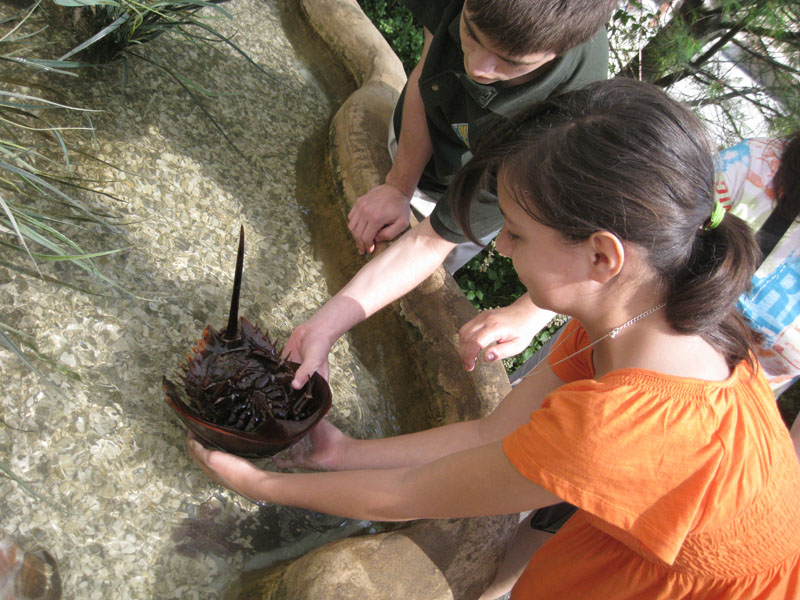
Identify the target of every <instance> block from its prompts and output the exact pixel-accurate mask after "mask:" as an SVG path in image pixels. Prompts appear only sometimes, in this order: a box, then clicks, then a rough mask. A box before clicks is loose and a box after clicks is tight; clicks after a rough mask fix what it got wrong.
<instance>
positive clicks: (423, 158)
mask: <svg viewBox="0 0 800 600" xmlns="http://www.w3.org/2000/svg"><path fill="white" fill-rule="evenodd" d="M432 39H433V35H432V34H431V32H430V31H428V29H425V45H424V47H423V49H422V56H421V58H420V60H419V62H418V63H417V66H415V67H414V69H413V70H412V71H411V74H410V75H409V77H408V83H407V84H406V92H405V100H404V102H403V120H402V125H401V127H400V133H399V135H398V138H397V155H396V156H395V158H394V164H393V165H392V168H391V169H390V170H389V173H388V174H387V175H386V180H385V181H386V183H384V184H383V185H379V186H378V187H376V188H374V189H372V190H370V191H369V192H367V193H366V194H364V195H363V196H361V197H360V198H358V200H356V202H355V204H354V205H353V208H352V209H351V210H350V213H349V214H348V215H347V218H348V229H350V232H351V233H352V234H353V238H354V239H355V242H356V246H357V247H358V251H359V253H360V254H364V253H365V252H367V253H371V252H373V251H374V250H375V243H376V242H383V241H389V240H393V239H394V238H395V237H397V236H398V235H400V234H401V233H402V232H403V231H404V230H405V229H406V228H407V227H408V224H409V220H410V215H411V206H410V202H411V196H412V195H413V194H414V190H415V189H416V187H417V184H418V183H419V179H420V177H421V176H422V171H423V170H424V169H425V165H427V164H428V161H429V160H430V158H431V156H432V154H433V146H432V144H431V137H430V132H429V131H428V122H427V119H426V117H425V107H424V105H423V104H422V96H421V95H420V91H419V77H420V74H421V73H422V67H423V65H424V63H425V58H426V57H427V55H428V48H429V47H430V43H431V40H432Z"/></svg>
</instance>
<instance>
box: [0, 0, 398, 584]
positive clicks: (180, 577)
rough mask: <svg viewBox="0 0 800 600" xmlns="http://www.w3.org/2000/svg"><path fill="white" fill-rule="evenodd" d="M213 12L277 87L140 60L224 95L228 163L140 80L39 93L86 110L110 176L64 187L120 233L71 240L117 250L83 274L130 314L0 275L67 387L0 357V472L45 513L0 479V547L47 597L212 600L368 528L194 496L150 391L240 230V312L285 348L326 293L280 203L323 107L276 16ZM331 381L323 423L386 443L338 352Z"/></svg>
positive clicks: (294, 208)
mask: <svg viewBox="0 0 800 600" xmlns="http://www.w3.org/2000/svg"><path fill="white" fill-rule="evenodd" d="M0 8H1V7H0ZM224 8H225V9H226V10H227V11H229V12H231V13H232V14H233V16H234V20H233V22H232V23H229V22H227V21H226V20H225V19H220V20H219V21H218V22H217V23H216V24H215V26H217V27H218V28H219V29H221V30H223V31H226V32H228V33H231V34H233V33H235V36H234V37H233V40H234V42H235V43H236V44H237V45H238V46H239V47H241V48H242V50H244V51H245V52H246V53H247V54H248V55H249V56H250V57H252V58H253V60H254V61H255V62H256V63H258V64H259V65H261V66H262V67H264V68H265V69H267V70H268V71H270V72H271V73H273V74H274V75H275V78H276V81H273V80H271V79H269V78H267V77H266V76H264V75H262V74H260V73H259V72H258V71H257V70H255V69H254V68H253V67H252V66H251V65H248V63H247V62H246V61H245V60H243V59H242V58H241V57H240V56H238V55H237V54H236V53H235V52H234V51H233V50H232V49H230V48H224V49H222V50H221V51H217V52H212V51H209V50H208V49H204V48H199V47H194V46H191V45H188V44H186V43H181V42H178V41H174V40H170V39H167V38H163V39H157V40H155V41H154V42H152V43H151V45H148V46H147V47H144V48H142V49H140V50H139V52H141V53H142V54H148V53H150V52H153V53H154V54H157V55H158V56H162V57H168V58H169V60H170V64H171V65H173V67H174V68H175V69H176V70H178V71H180V72H182V73H184V74H185V75H187V76H189V77H191V78H193V79H195V80H197V81H199V82H201V83H202V85H204V86H206V87H208V88H209V89H212V90H214V91H215V92H218V93H223V94H230V95H222V96H219V97H217V98H215V99H214V100H213V101H212V102H208V101H206V103H205V105H206V106H207V107H208V109H209V111H211V112H212V114H214V115H215V117H216V118H218V119H219V120H220V123H221V124H222V125H223V127H224V128H225V130H226V131H227V132H228V134H229V135H230V136H231V138H232V140H234V142H235V144H236V145H237V147H238V148H239V149H240V150H241V151H242V153H243V154H244V156H245V157H246V158H244V157H242V156H239V155H238V154H237V153H236V152H235V151H234V150H233V149H232V148H231V146H230V145H229V144H228V143H227V142H226V141H225V140H224V138H223V137H222V136H221V134H220V133H219V131H218V130H217V129H215V128H214V126H213V125H212V124H211V123H210V121H209V120H208V118H207V117H206V116H205V115H204V114H203V112H201V111H200V110H199V109H198V108H196V107H194V106H193V104H192V102H191V101H190V99H189V98H188V96H187V94H186V92H185V91H184V90H183V89H182V88H181V86H180V85H179V84H178V83H176V82H175V80H173V79H171V78H169V77H168V76H167V75H166V74H165V73H164V72H163V71H160V70H159V69H157V68H155V67H153V66H152V65H149V64H147V63H146V62H143V61H136V60H131V61H130V73H129V75H128V83H127V85H126V86H124V87H123V86H122V85H121V83H120V78H121V74H122V69H121V66H118V67H116V68H115V69H112V70H111V71H110V72H105V73H102V74H100V75H98V76H96V77H95V78H85V79H81V80H80V81H77V82H72V81H63V82H62V81H61V80H57V81H56V80H54V81H53V83H57V84H58V85H61V84H63V85H64V86H65V87H64V89H65V91H66V93H67V94H68V96H69V98H70V100H71V102H73V103H75V104H76V105H79V106H83V107H89V108H94V109H100V110H102V111H103V112H99V113H96V114H94V116H93V117H92V121H93V123H94V125H95V127H96V136H97V141H96V144H92V143H91V142H90V141H89V140H86V141H85V149H86V150H87V152H91V153H92V154H94V155H95V156H96V157H97V158H100V159H102V160H105V161H108V162H109V163H111V164H113V165H115V166H116V167H118V168H110V167H107V166H103V165H99V164H98V163H96V162H94V161H92V160H89V159H86V158H80V157H79V156H78V155H74V156H73V160H74V161H75V165H76V172H77V174H79V175H81V176H84V177H87V178H90V179H93V180H95V181H96V183H94V184H93V187H95V188H96V189H101V190H103V191H105V192H108V193H109V194H111V195H113V196H114V197H116V198H119V199H120V201H117V200H114V199H113V198H111V197H103V196H100V197H97V198H94V199H93V200H92V202H93V203H95V205H97V204H98V203H100V204H101V205H104V206H106V207H107V209H108V212H109V213H110V214H112V215H116V216H119V217H122V219H121V221H122V223H119V224H118V225H117V226H116V231H117V233H116V234H109V233H107V232H105V230H102V229H100V228H92V227H88V228H87V229H86V230H85V231H84V232H83V233H77V234H76V235H77V236H78V237H77V239H78V240H79V241H81V243H83V244H85V246H86V248H87V249H91V250H101V249H106V248H111V247H115V248H120V247H128V248H129V249H128V250H126V251H125V252H121V253H119V254H116V255H113V256H111V257H107V258H102V259H98V264H99V265H100V266H101V268H102V270H103V272H104V273H105V274H106V275H108V276H109V277H110V278H112V279H113V280H115V281H116V282H118V283H119V285H121V286H123V287H124V288H126V289H127V290H130V291H131V292H132V293H133V294H134V296H130V295H126V294H124V293H120V292H119V291H118V290H115V289H114V288H107V289H105V290H103V292H104V295H100V296H98V295H92V294H89V293H85V292H81V291H76V290H73V289H68V288H63V287H56V286H53V285H51V284H49V283H46V282H43V281H41V280H38V279H35V278H30V277H22V276H20V275H18V274H17V273H14V272H12V271H9V270H7V269H3V268H0V303H2V306H3V310H2V318H0V320H2V321H4V322H7V323H9V324H10V325H12V326H14V327H17V328H19V329H21V330H24V331H26V332H28V333H30V334H32V335H33V336H34V337H35V342H36V345H37V347H38V349H39V350H40V351H41V352H42V353H44V354H45V355H47V356H50V357H52V358H54V359H57V360H58V361H59V363H61V364H62V365H64V366H66V367H69V368H70V369H72V370H73V371H74V372H75V373H77V374H78V375H80V377H81V380H82V381H81V382H74V381H71V380H70V379H69V378H68V377H66V376H63V375H61V374H59V373H58V372H57V370H56V369H54V368H47V367H46V366H45V367H44V370H45V371H46V372H47V373H48V375H49V376H50V377H51V378H52V379H53V380H54V381H55V382H56V384H57V386H58V387H59V390H60V393H57V392H55V391H54V390H51V389H49V388H48V387H47V386H46V385H45V384H44V383H43V382H42V381H41V380H40V379H39V378H38V377H37V376H36V375H34V374H32V373H30V372H29V371H28V370H27V369H25V368H24V367H23V366H21V364H20V363H19V361H18V360H17V359H16V358H15V357H14V356H13V355H12V354H10V353H8V352H5V351H0V372H2V374H3V382H4V392H5V393H4V394H3V396H2V398H1V399H0V418H2V420H3V422H4V424H0V460H2V461H3V462H4V463H5V464H6V465H7V466H8V467H9V468H10V469H11V470H12V471H13V472H14V473H15V474H17V475H18V476H19V477H21V478H22V479H23V480H24V481H26V482H27V483H28V484H29V485H30V486H31V488H32V489H34V490H35V491H36V492H37V493H38V494H40V495H41V496H42V498H44V499H45V500H46V501H47V502H45V501H43V500H39V499H37V498H35V497H33V496H32V495H31V494H29V493H28V492H26V491H25V490H24V489H22V487H21V486H19V485H18V484H17V483H15V482H13V481H11V480H9V479H0V497H2V506H3V511H2V521H1V522H0V530H1V531H2V532H4V533H5V534H8V535H11V536H14V537H17V538H18V539H20V540H21V541H22V542H24V544H26V545H27V546H28V547H32V546H41V547H43V548H45V549H46V550H48V551H49V552H50V553H51V554H52V555H53V556H54V557H55V558H56V560H57V562H58V565H59V571H60V574H61V577H62V580H63V586H64V598H79V599H98V600H99V599H103V600H106V599H111V598H113V599H114V600H124V599H128V598H130V599H147V598H180V599H192V598H199V599H206V598H217V597H219V594H220V590H221V589H222V588H223V587H224V586H225V585H226V584H228V583H229V581H230V580H231V578H232V577H233V576H234V575H235V573H237V572H238V571H240V570H241V569H243V568H246V567H250V566H256V565H264V564H269V563H271V562H274V561H276V560H280V559H282V558H286V557H292V556H295V555H297V554H300V553H302V552H304V551H306V550H308V549H309V548H311V547H314V546H316V545H320V544H322V543H323V542H325V541H326V540H328V539H333V538H336V537H339V536H342V535H345V534H348V533H352V532H355V531H361V530H362V529H364V528H368V527H370V525H369V524H368V523H360V522H350V521H344V520H341V519H337V518H333V517H327V516H323V515H318V514H314V513H309V512H306V511H299V510H291V509H285V508H276V507H270V506H257V505H253V504H252V503H250V502H248V501H246V500H243V499H241V498H238V497H236V496H234V495H233V494H230V493H228V492H227V491H225V490H222V489H221V488H219V487H218V486H216V485H214V484H212V483H210V482H209V481H208V480H207V479H206V478H205V476H204V475H203V474H202V473H201V472H200V470H199V469H197V468H196V467H195V466H194V464H193V463H192V462H191V461H190V460H189V458H188V457H187V454H186V451H185V448H184V438H185V433H184V431H183V429H182V428H181V426H180V425H179V423H178V421H177V419H176V418H175V417H174V415H173V414H172V413H171V409H170V408H169V407H168V406H167V405H166V403H165V401H164V396H163V392H162V390H161V377H162V375H163V374H168V375H171V374H174V372H175V369H176V367H177V365H178V363H179V362H180V361H181V360H182V358H183V357H184V356H185V353H186V351H187V349H188V348H189V346H190V345H192V344H193V343H194V341H195V340H196V339H197V338H198V337H199V336H200V333H201V331H202V329H203V327H204V326H205V325H206V324H208V323H211V324H212V325H214V326H215V327H217V328H221V327H223V325H224V323H225V321H226V318H227V310H228V302H229V294H230V288H231V285H232V277H233V273H232V272H233V265H234V260H235V252H236V242H237V236H238V230H239V225H240V224H244V227H245V231H246V238H247V253H246V257H245V267H244V285H243V290H242V308H241V310H240V314H242V315H243V316H246V317H247V318H248V319H250V320H251V321H253V322H255V323H258V324H259V325H260V326H261V327H262V329H263V328H264V327H268V328H269V330H270V333H271V335H272V337H273V338H276V337H277V338H278V340H279V341H285V340H286V339H287V337H288V335H289V334H290V332H291V330H292V328H293V327H294V326H295V325H297V324H298V323H300V322H302V321H303V320H304V319H305V318H307V317H308V316H310V315H311V314H312V313H313V311H314V310H315V309H316V308H317V307H318V306H320V305H321V304H322V303H323V302H324V301H325V300H326V299H327V298H328V297H329V294H330V291H329V290H328V288H327V285H326V283H325V281H324V279H323V278H322V276H321V275H320V271H321V265H320V264H319V262H318V261H317V259H316V258H315V255H314V249H313V248H312V247H311V240H310V235H309V232H308V229H307V227H306V224H305V219H306V218H308V217H309V215H308V209H307V208H304V207H302V206H300V205H298V201H297V200H296V198H295V181H296V178H298V177H303V176H304V175H303V174H302V173H301V174H296V173H295V164H296V159H297V155H298V152H299V151H300V150H301V148H302V146H303V144H304V143H305V141H306V140H308V139H309V138H310V137H311V136H312V134H313V133H315V132H319V131H322V130H324V128H325V127H326V124H327V122H328V119H329V117H330V114H331V110H332V108H331V106H330V105H329V103H328V101H327V99H326V98H325V96H324V95H323V93H322V92H321V91H320V89H319V87H318V86H317V85H316V84H315V83H314V82H313V81H311V79H310V76H309V75H308V71H307V70H306V69H305V68H304V67H303V66H302V65H301V64H300V63H299V61H298V60H297V59H296V58H294V56H295V55H294V51H293V49H292V47H291V44H290V43H289V41H288V40H287V38H286V36H285V35H284V33H283V30H282V28H281V25H280V18H281V17H280V10H279V7H278V6H277V5H276V3H275V2H264V1H256V0H234V1H232V2H229V3H225V4H224ZM0 12H2V11H0ZM312 216H313V215H312ZM64 268H67V267H60V266H58V265H55V266H44V267H43V269H44V270H45V272H53V271H56V270H59V269H64ZM69 270H70V273H74V269H69ZM74 276H75V279H76V280H77V281H80V280H81V276H80V275H79V274H75V275H74ZM94 288H95V289H97V286H96V285H94ZM331 382H332V388H333V395H334V408H333V411H332V413H331V419H332V420H333V421H334V422H335V423H337V424H339V425H341V426H343V427H346V428H347V429H348V431H349V432H351V433H352V434H354V435H357V436H365V437H366V436H371V435H377V434H380V433H384V434H385V433H387V431H386V428H387V425H386V423H387V422H389V421H387V419H391V417H387V411H388V410H389V409H388V408H387V406H386V405H385V404H384V401H383V400H380V398H381V397H382V393H381V387H380V384H379V382H378V381H376V378H375V376H374V375H372V374H370V373H369V372H368V371H367V370H366V369H365V368H364V366H363V365H362V364H361V363H360V362H359V361H358V360H357V359H356V358H355V357H354V355H353V353H351V352H350V348H349V342H348V339H347V338H345V339H343V340H341V341H340V342H339V343H338V344H337V345H336V346H335V349H334V352H333V354H332V356H331ZM388 427H390V428H391V425H388ZM48 502H49V503H48Z"/></svg>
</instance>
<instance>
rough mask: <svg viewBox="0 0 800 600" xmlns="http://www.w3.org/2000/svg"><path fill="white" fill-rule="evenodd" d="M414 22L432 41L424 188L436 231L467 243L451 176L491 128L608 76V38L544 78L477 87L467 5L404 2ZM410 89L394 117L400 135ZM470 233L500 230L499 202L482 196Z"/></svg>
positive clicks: (426, 78)
mask: <svg viewBox="0 0 800 600" xmlns="http://www.w3.org/2000/svg"><path fill="white" fill-rule="evenodd" d="M404 1H405V3H406V5H407V6H408V7H409V9H410V10H411V12H412V13H413V14H414V16H415V17H416V18H417V19H418V20H419V21H420V22H421V23H422V25H424V26H425V27H426V28H427V29H428V30H429V31H431V33H432V34H433V40H432V41H431V45H430V48H429V49H428V55H427V57H426V59H425V64H424V65H423V67H422V73H421V75H420V80H419V88H420V93H421V95H422V102H423V104H424V105H425V114H426V116H427V121H428V130H429V131H430V134H431V141H432V143H433V156H432V158H431V160H430V162H429V163H428V165H427V166H426V167H425V171H424V172H423V174H422V177H421V178H420V182H419V188H420V189H421V190H423V191H425V192H427V193H428V194H430V195H431V196H433V197H435V198H440V199H441V201H440V202H438V203H437V205H436V208H435V209H434V211H433V213H432V214H431V224H432V225H433V228H434V230H435V231H436V232H437V233H438V234H439V235H441V236H442V237H443V238H445V239H446V240H448V241H451V242H457V243H460V242H463V241H466V237H465V236H464V234H463V232H462V231H461V228H460V227H459V226H458V224H457V223H455V221H454V219H453V218H452V216H451V214H450V208H449V203H448V201H447V196H446V195H445V192H446V191H447V186H448V184H449V183H450V180H451V179H452V178H453V175H454V174H455V173H456V172H457V171H458V170H459V169H460V168H461V166H462V165H463V164H464V163H466V162H467V161H468V160H469V159H470V158H471V157H472V149H473V148H474V147H475V145H476V143H477V141H478V140H479V139H480V136H481V134H482V133H483V132H485V131H487V128H488V127H490V126H491V123H492V122H493V121H494V120H495V119H497V118H502V117H509V116H511V115H513V114H515V113H517V112H519V111H521V110H523V109H525V108H528V107H530V106H533V105H534V104H536V103H538V102H540V101H542V100H544V99H546V98H548V97H550V96H553V95H556V94H559V93H561V92H566V91H569V90H574V89H579V88H581V87H584V86H585V85H587V84H589V83H591V82H593V81H599V80H602V79H605V78H606V77H608V38H607V36H606V31H605V29H602V30H601V31H599V32H598V34H597V35H596V36H595V38H594V39H592V40H590V41H588V42H586V43H584V44H582V45H580V46H578V47H577V48H573V49H572V50H570V51H568V52H567V53H565V54H564V55H563V56H560V57H558V58H556V59H555V61H554V62H553V64H552V66H551V68H550V69H549V70H547V71H546V72H544V73H543V74H542V75H541V76H540V77H537V78H536V79H534V80H532V81H528V82H526V83H524V84H521V85H517V86H512V87H502V86H501V85H498V84H492V85H481V84H479V83H475V82H474V81H473V80H472V79H470V77H469V76H468V75H467V74H466V72H465V70H464V53H463V52H462V51H461V41H460V36H459V27H458V25H459V19H460V17H461V9H462V7H463V5H464V0H404ZM404 97H405V90H403V94H401V96H400V99H399V101H398V106H397V109H396V110H395V123H394V125H395V131H396V132H400V131H401V129H400V125H401V119H402V112H403V111H402V106H403V99H404ZM470 222H471V225H472V229H473V233H474V234H475V235H476V236H477V237H484V236H486V235H489V234H490V233H492V232H494V231H497V230H498V229H499V228H500V227H501V225H502V223H503V219H502V216H501V215H500V211H499V209H498V207H497V201H496V198H494V197H493V196H491V195H485V197H484V198H482V199H481V201H480V202H478V203H476V205H475V206H473V210H472V213H471V218H470Z"/></svg>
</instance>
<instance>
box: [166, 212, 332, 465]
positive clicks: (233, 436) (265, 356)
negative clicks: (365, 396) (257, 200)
mask: <svg viewBox="0 0 800 600" xmlns="http://www.w3.org/2000/svg"><path fill="white" fill-rule="evenodd" d="M243 257H244V228H243V227H242V229H241V231H240V234H239V251H238V254H237V258H236V273H235V277H234V284H233V296H232V298H231V310H230V315H229V318H228V326H227V328H226V330H225V332H224V333H223V332H218V331H217V330H216V329H214V328H213V327H211V326H210V325H209V326H206V328H205V330H204V331H203V337H202V338H201V339H200V340H199V341H198V342H197V347H196V348H193V349H192V350H193V353H190V354H189V362H188V363H185V364H183V365H181V368H182V369H183V375H182V380H183V388H184V389H183V391H181V390H180V388H179V387H178V386H177V385H176V384H174V383H172V382H171V381H169V380H168V379H167V378H166V377H164V378H163V379H162V387H163V389H164V392H165V393H166V399H167V403H168V404H169V405H170V406H171V407H172V408H173V409H174V410H175V412H176V413H177V415H178V417H179V418H180V420H181V421H182V422H183V424H184V425H185V426H186V427H187V428H188V429H189V430H190V431H192V432H194V433H195V435H197V437H199V438H200V439H201V440H203V441H204V442H205V443H207V444H209V445H212V446H214V447H217V448H219V449H221V450H225V451H227V452H231V453H233V454H238V455H239V456H246V457H265V456H272V455H273V454H276V453H278V452H280V451H281V450H283V449H284V448H288V447H289V446H291V445H292V444H294V443H295V442H297V441H299V440H300V438H302V437H303V436H304V435H305V434H306V433H307V432H308V431H309V430H311V428H313V427H314V426H315V425H316V424H317V423H318V422H319V421H320V420H321V419H322V418H323V417H324V416H325V414H326V413H327V412H328V410H329V409H330V407H331V402H332V397H331V390H330V387H329V386H328V382H327V381H325V379H324V378H323V377H321V376H320V375H319V374H317V373H314V375H313V376H312V377H311V379H310V380H309V381H308V383H306V385H305V386H304V387H303V388H302V389H301V390H294V389H293V388H292V387H291V381H292V379H293V378H294V373H295V372H296V370H297V368H298V367H299V365H298V364H297V363H293V362H291V361H288V360H285V359H283V358H281V356H280V351H279V350H278V349H277V348H276V346H275V345H274V344H273V343H272V341H270V339H269V334H268V333H262V332H261V331H260V330H259V329H258V327H256V326H254V325H252V324H251V323H250V322H249V321H248V320H247V319H245V318H244V317H242V318H241V319H238V313H239V290H240V289H241V280H242V265H243V262H244V261H243Z"/></svg>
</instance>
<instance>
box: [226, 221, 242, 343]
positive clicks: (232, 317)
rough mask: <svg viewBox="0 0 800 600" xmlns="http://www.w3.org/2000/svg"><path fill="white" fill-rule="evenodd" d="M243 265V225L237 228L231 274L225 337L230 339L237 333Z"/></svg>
mask: <svg viewBox="0 0 800 600" xmlns="http://www.w3.org/2000/svg"><path fill="white" fill-rule="evenodd" d="M243 265H244V225H242V226H240V228H239V251H238V252H237V254H236V273H235V274H234V276H233V294H232V295H231V311H230V314H229V315H228V328H227V329H226V330H225V339H226V340H232V339H234V338H235V337H236V336H237V335H238V333H239V290H240V289H241V287H242V266H243Z"/></svg>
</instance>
